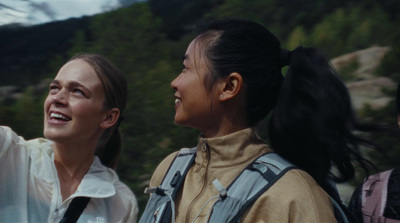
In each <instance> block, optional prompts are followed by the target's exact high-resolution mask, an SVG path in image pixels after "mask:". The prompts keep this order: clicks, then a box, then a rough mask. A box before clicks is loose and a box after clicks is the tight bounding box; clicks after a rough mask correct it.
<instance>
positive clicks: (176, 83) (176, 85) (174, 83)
mask: <svg viewBox="0 0 400 223" xmlns="http://www.w3.org/2000/svg"><path fill="white" fill-rule="evenodd" d="M180 76H181V75H179V76H177V77H176V78H175V79H174V80H173V81H172V82H171V88H172V89H175V90H176V89H177V87H178V79H179V77H180Z"/></svg>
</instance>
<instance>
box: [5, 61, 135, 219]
mask: <svg viewBox="0 0 400 223" xmlns="http://www.w3.org/2000/svg"><path fill="white" fill-rule="evenodd" d="M126 101H127V83H126V80H125V79H124V77H123V76H122V74H121V73H120V72H119V71H118V69H117V68H116V67H115V66H114V65H113V64H111V63H110V62H109V61H108V60H107V59H106V58H104V57H103V56H100V55H94V54H80V55H77V56H75V57H73V58H72V59H71V60H70V61H68V62H67V63H66V64H65V65H64V66H63V67H61V69H60V70H59V72H58V74H57V75H56V77H55V78H54V80H53V81H52V82H51V84H50V87H49V94H48V96H47V98H46V100H45V102H44V130H43V134H44V136H45V137H46V138H38V139H33V140H24V139H23V138H22V137H19V136H18V135H17V134H16V133H15V132H13V131H12V130H11V129H10V128H8V127H5V126H0V160H1V161H0V169H1V171H0V185H1V186H0V222H135V221H136V219H137V213H138V207H137V202H136V198H135V196H134V194H133V193H132V191H131V190H130V189H129V188H128V187H127V186H126V185H125V184H123V183H122V182H120V181H119V179H118V176H117V174H116V173H115V171H114V170H113V169H111V168H115V166H116V162H117V159H118V154H119V151H120V144H121V143H120V138H119V132H118V131H119V123H120V120H121V114H122V111H123V109H124V108H125V105H126ZM110 145H111V146H110ZM95 153H96V154H99V155H100V159H99V157H97V156H95ZM108 167H111V168H108ZM82 211H83V213H82Z"/></svg>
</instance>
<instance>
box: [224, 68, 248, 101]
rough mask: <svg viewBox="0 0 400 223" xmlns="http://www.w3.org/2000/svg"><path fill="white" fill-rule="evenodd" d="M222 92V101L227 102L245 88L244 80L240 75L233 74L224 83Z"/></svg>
mask: <svg viewBox="0 0 400 223" xmlns="http://www.w3.org/2000/svg"><path fill="white" fill-rule="evenodd" d="M222 84H223V85H222V92H221V94H220V96H219V99H220V101H226V100H229V99H231V98H234V97H235V96H236V95H238V94H239V92H240V90H241V89H242V87H243V78H242V75H240V74H239V73H236V72H234V73H231V74H230V75H229V76H227V77H226V78H225V80H224V82H223V83H222Z"/></svg>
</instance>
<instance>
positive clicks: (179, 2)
mask: <svg viewBox="0 0 400 223" xmlns="http://www.w3.org/2000/svg"><path fill="white" fill-rule="evenodd" d="M399 15H400V4H398V0H381V1H373V0H191V1H186V0H168V1H165V0H149V1H148V2H142V3H137V4H134V5H132V6H130V7H128V8H122V9H119V10H116V11H112V12H108V13H105V14H100V15H96V16H93V17H83V18H80V19H70V20H66V21H62V22H53V23H48V24H43V25H37V26H33V27H2V28H0V49H1V50H0V87H1V86H7V85H13V86H16V89H17V90H16V92H17V93H18V94H16V96H15V97H5V99H0V124H2V125H8V126H11V127H12V128H13V129H14V131H16V132H17V133H18V134H19V135H21V136H24V137H25V138H26V139H30V138H35V137H41V136H42V120H43V112H42V110H43V106H42V105H43V101H44V98H45V96H46V94H47V88H43V87H42V88H40V87H38V86H40V84H43V83H44V84H46V83H47V82H46V80H49V79H51V78H53V77H54V76H55V74H56V73H57V71H58V69H59V68H60V67H61V66H62V65H63V64H64V63H65V61H66V60H68V59H69V58H70V57H71V56H72V55H74V54H75V53H79V52H90V53H100V54H103V55H105V56H107V57H108V58H109V59H110V60H111V61H113V62H114V63H115V64H116V65H117V66H118V67H119V68H120V69H121V71H122V72H123V73H124V75H125V76H126V78H127V80H128V81H129V101H128V106H127V108H126V110H125V112H124V122H123V123H122V126H121V127H122V132H123V152H122V157H121V159H120V163H119V165H118V169H117V171H118V173H119V175H120V178H121V180H122V181H124V182H125V183H126V184H127V185H129V186H130V187H131V188H132V190H133V191H134V192H135V194H136V195H137V197H138V199H139V203H140V209H141V211H143V209H144V205H145V202H146V200H147V195H143V190H144V188H145V186H146V185H147V183H148V180H149V178H150V177H151V174H152V172H153V171H154V169H155V167H156V165H157V164H158V163H159V162H160V161H161V160H162V159H163V157H165V156H166V155H168V154H169V153H171V152H172V151H175V150H177V149H179V148H182V147H193V146H195V145H196V141H197V136H198V134H199V132H198V131H196V130H192V129H188V128H184V127H178V126H176V125H174V123H173V117H174V113H175V111H174V108H173V106H174V97H173V91H172V89H171V87H170V82H171V81H172V80H173V79H174V78H175V77H176V76H177V75H178V74H179V73H180V70H181V67H182V61H181V58H182V56H183V54H184V52H185V50H186V46H187V45H188V43H189V42H190V41H191V39H192V38H193V34H192V33H191V30H192V28H193V27H195V26H196V24H199V23H203V22H207V21H209V20H212V19H218V18H227V17H232V18H245V19H251V20H254V21H256V22H259V23H261V24H263V25H265V26H266V27H268V28H269V29H270V30H271V31H272V32H273V33H275V34H276V35H277V36H278V38H279V39H280V40H281V42H282V45H283V46H284V47H286V48H289V49H293V48H295V47H296V46H297V45H300V44H301V45H305V46H316V47H319V48H321V49H322V50H324V51H325V52H326V54H327V56H328V57H329V58H333V57H336V56H339V55H341V54H345V53H349V52H352V51H355V50H359V49H364V48H368V47H370V46H372V45H380V46H389V47H391V50H390V52H389V53H388V54H387V56H386V57H385V58H384V61H383V64H382V65H381V67H380V68H379V70H378V72H377V75H385V76H388V77H390V78H392V79H393V80H394V81H396V82H398V81H399V80H400V65H399V64H400V63H398V62H397V60H398V59H399V58H400V31H399V30H400V29H399V28H398V26H399V24H400V17H399ZM14 92H15V91H14ZM394 93H395V92H393V91H389V92H387V94H390V95H394ZM393 110H394V103H391V104H389V105H388V106H387V107H385V108H384V109H383V110H381V111H374V110H371V109H369V108H365V109H364V110H363V111H362V112H360V113H359V116H360V121H361V122H362V123H379V124H380V125H383V126H386V129H387V130H388V131H387V132H380V133H379V134H378V133H377V134H372V135H370V136H369V137H370V138H371V139H373V140H374V141H375V142H377V143H380V144H381V145H382V147H383V148H385V149H387V151H388V153H389V154H390V156H391V157H392V158H393V160H399V159H400V148H399V146H400V141H399V138H400V133H399V132H398V130H397V129H398V128H397V127H396V123H395V119H394V118H393V117H394V116H393V112H392V111H393ZM263 126H265V123H262V124H261V127H263ZM262 129H265V128H262ZM266 134H267V133H266V132H265V131H264V132H263V133H262V135H263V136H266ZM377 157H378V156H377ZM374 162H375V163H377V165H378V166H379V167H381V168H387V167H391V166H393V165H394V163H393V162H392V161H391V160H388V159H385V157H379V159H377V160H374Z"/></svg>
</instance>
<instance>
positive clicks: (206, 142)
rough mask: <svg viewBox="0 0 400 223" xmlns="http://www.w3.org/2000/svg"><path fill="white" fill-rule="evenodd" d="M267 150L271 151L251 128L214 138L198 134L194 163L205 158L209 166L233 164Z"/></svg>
mask: <svg viewBox="0 0 400 223" xmlns="http://www.w3.org/2000/svg"><path fill="white" fill-rule="evenodd" d="M268 151H271V150H270V149H269V147H268V145H266V144H265V142H264V141H263V140H262V139H261V138H260V137H259V136H258V135H257V133H256V130H254V129H252V128H246V129H243V130H240V131H237V132H234V133H232V134H229V135H225V136H221V137H215V138H204V137H203V136H202V135H200V136H199V140H198V144H197V156H196V163H198V164H201V163H203V162H204V161H205V159H207V160H209V167H211V168H212V167H215V168H218V167H227V166H234V165H237V164H240V163H243V162H246V161H248V160H249V159H253V158H254V157H255V156H258V155H261V154H263V153H265V152H268Z"/></svg>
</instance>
